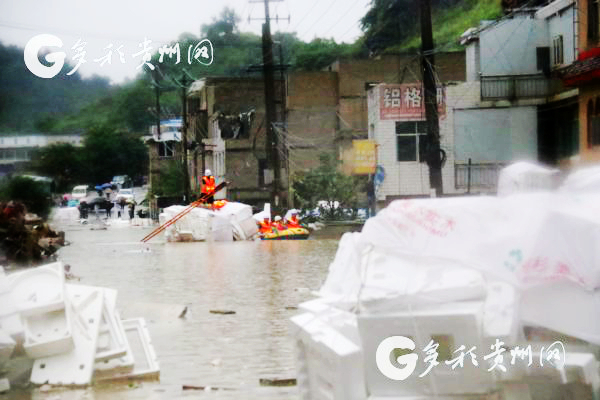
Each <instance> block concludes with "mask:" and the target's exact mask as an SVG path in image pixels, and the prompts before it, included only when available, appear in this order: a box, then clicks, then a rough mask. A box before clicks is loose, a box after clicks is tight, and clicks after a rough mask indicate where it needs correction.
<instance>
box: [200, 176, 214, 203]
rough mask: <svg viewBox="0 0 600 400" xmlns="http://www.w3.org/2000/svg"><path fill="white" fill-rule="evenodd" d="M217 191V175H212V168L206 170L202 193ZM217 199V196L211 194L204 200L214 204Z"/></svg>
mask: <svg viewBox="0 0 600 400" xmlns="http://www.w3.org/2000/svg"><path fill="white" fill-rule="evenodd" d="M214 191H215V177H214V176H213V175H212V172H211V171H210V169H207V170H206V171H204V176H203V177H202V194H203V195H207V194H209V193H213V192H214ZM214 201H215V197H214V196H213V195H210V196H209V197H208V198H207V199H206V200H205V201H204V202H205V203H209V204H212V203H213V202H214Z"/></svg>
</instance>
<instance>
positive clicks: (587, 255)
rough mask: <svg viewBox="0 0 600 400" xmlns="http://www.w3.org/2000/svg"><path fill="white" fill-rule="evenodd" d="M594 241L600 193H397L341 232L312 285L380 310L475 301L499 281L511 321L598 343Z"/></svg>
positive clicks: (598, 269) (334, 297)
mask: <svg viewBox="0 0 600 400" xmlns="http://www.w3.org/2000/svg"><path fill="white" fill-rule="evenodd" d="M598 243H600V194H594V193H586V194H583V193H578V194H577V195H576V196H572V195H569V194H566V193H561V192H559V193H530V194H525V193H520V194H514V195H512V196H508V197H465V198H438V199H421V200H399V201H395V202H393V203H391V204H390V205H389V206H388V207H387V208H386V209H384V210H382V211H381V212H379V213H378V214H377V216H376V217H374V218H371V219H369V220H368V221H367V223H366V224H365V226H364V228H363V230H362V232H361V233H353V234H346V235H345V236H344V237H343V238H342V240H341V241H340V244H339V248H338V252H337V254H336V257H335V260H334V261H333V263H332V264H331V266H330V271H329V275H328V277H327V280H326V282H325V284H324V285H323V287H322V288H321V290H320V292H319V293H320V295H321V296H323V297H326V298H328V299H329V301H330V302H331V303H332V304H335V305H336V306H337V307H340V308H343V309H353V308H354V309H358V310H361V312H365V313H367V314H369V313H371V314H384V313H387V312H391V311H392V310H394V311H399V310H403V309H406V307H407V305H410V307H411V309H413V310H416V309H418V308H419V307H426V306H428V305H431V304H435V303H439V304H443V303H445V302H449V301H453V302H456V301H476V300H478V301H481V300H482V299H483V298H485V294H486V292H487V290H486V286H487V283H486V282H490V281H499V282H504V283H506V284H509V285H511V286H512V287H513V288H515V290H516V291H517V293H518V295H517V296H516V297H515V299H520V300H515V301H520V302H521V304H520V305H519V307H517V308H515V310H516V309H518V310H520V311H519V313H520V317H519V318H520V319H519V320H520V321H523V320H527V322H528V323H532V324H537V325H540V326H543V327H547V328H549V329H553V330H556V331H559V332H563V333H565V334H568V335H572V336H574V337H578V338H581V339H584V340H587V341H590V342H592V343H596V344H600V324H598V322H597V321H598V318H596V313H597V311H596V310H597V309H598V306H600V293H599V291H598V288H600V246H598ZM549 299H552V301H550V300H549ZM502 307H504V308H506V307H507V305H502ZM493 319H494V318H493V316H491V320H493ZM509 330H510V329H508V330H506V332H508V331H509ZM503 335H504V334H503Z"/></svg>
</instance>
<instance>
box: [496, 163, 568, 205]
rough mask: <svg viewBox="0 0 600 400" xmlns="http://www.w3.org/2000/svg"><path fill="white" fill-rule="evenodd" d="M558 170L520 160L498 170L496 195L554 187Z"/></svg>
mask: <svg viewBox="0 0 600 400" xmlns="http://www.w3.org/2000/svg"><path fill="white" fill-rule="evenodd" d="M558 177H559V170H557V169H555V168H547V167H545V166H543V165H539V164H535V163H531V162H527V161H520V162H516V163H513V164H511V165H509V166H507V167H505V168H502V170H500V176H499V177H498V196H505V195H509V194H513V193H521V192H534V191H538V190H551V189H555V188H556V186H557V183H558Z"/></svg>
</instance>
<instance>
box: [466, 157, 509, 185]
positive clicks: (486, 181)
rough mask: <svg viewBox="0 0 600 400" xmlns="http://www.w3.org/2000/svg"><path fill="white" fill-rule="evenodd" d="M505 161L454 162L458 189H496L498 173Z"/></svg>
mask: <svg viewBox="0 0 600 400" xmlns="http://www.w3.org/2000/svg"><path fill="white" fill-rule="evenodd" d="M505 165H506V164H504V163H470V162H455V163H454V182H455V186H456V189H467V191H470V189H471V188H476V189H495V188H496V187H497V186H498V175H499V173H500V170H501V169H502V168H504V166H505Z"/></svg>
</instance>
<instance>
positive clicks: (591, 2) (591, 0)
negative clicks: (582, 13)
mask: <svg viewBox="0 0 600 400" xmlns="http://www.w3.org/2000/svg"><path fill="white" fill-rule="evenodd" d="M587 8H588V9H587V14H588V15H587V23H588V26H587V36H588V39H591V40H594V41H596V40H598V23H599V21H598V0H588V7H587Z"/></svg>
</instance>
